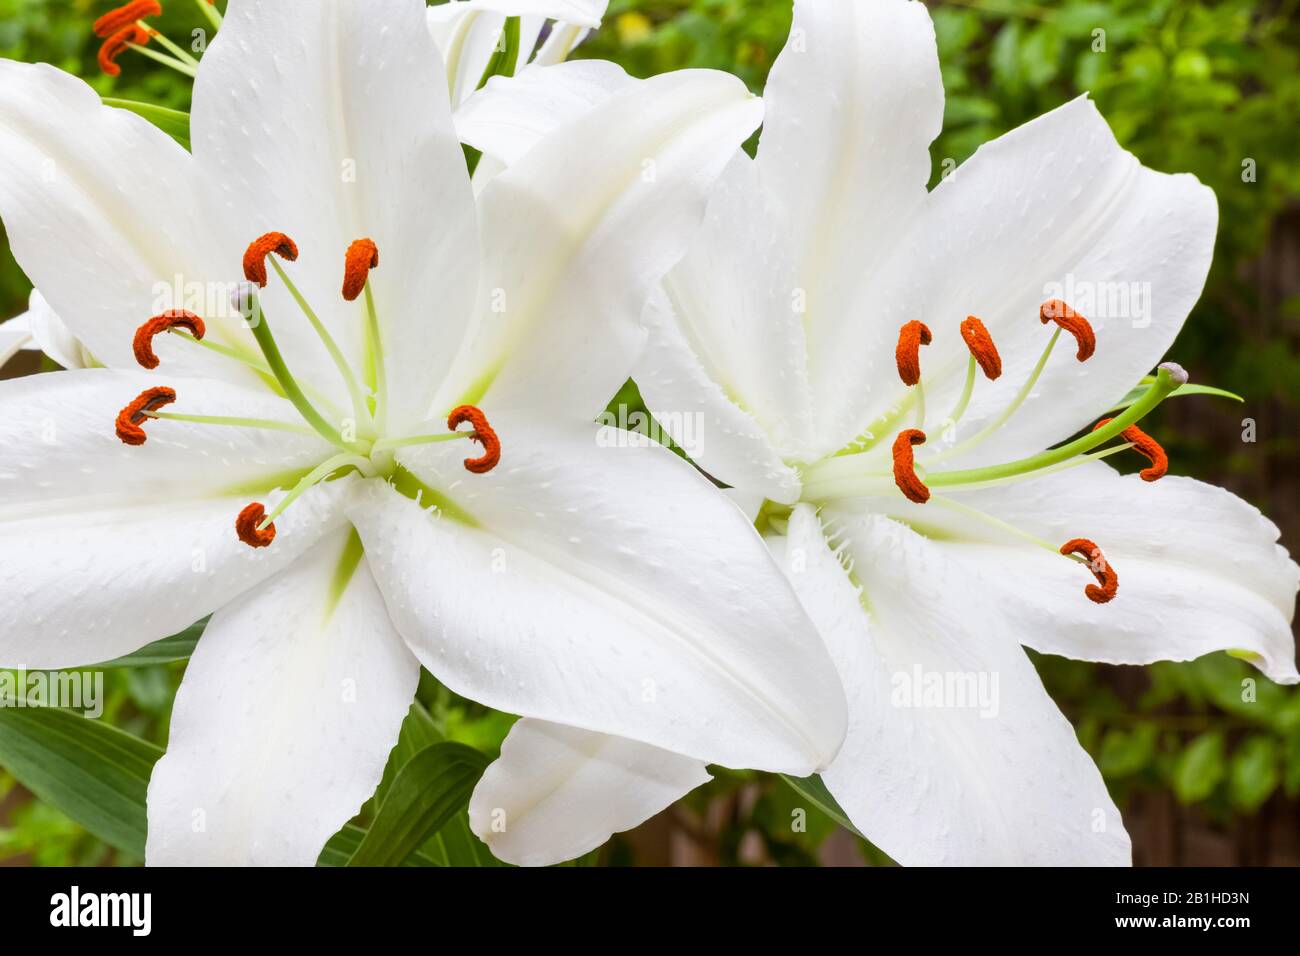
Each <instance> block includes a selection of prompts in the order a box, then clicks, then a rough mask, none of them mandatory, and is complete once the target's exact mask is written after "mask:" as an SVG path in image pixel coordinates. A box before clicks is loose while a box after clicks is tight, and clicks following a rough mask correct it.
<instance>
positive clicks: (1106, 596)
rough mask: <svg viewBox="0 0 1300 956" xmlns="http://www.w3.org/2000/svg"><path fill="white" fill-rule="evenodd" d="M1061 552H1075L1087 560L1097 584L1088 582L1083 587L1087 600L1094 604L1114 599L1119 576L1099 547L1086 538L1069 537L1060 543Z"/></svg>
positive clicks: (1067, 553)
mask: <svg viewBox="0 0 1300 956" xmlns="http://www.w3.org/2000/svg"><path fill="white" fill-rule="evenodd" d="M1061 554H1065V555H1070V554H1077V555H1078V556H1079V557H1081V558H1083V559H1084V561H1086V562H1087V564H1088V570H1090V571H1091V572H1092V573H1093V576H1094V577H1096V579H1097V584H1089V585H1088V586H1087V587H1086V588H1084V589H1083V593H1084V594H1086V595H1087V596H1088V600H1089V601H1092V602H1093V603H1095V604H1106V603H1107V602H1109V601H1111V600H1113V599H1114V597H1115V593H1116V592H1117V591H1118V590H1119V576H1118V575H1117V574H1116V573H1115V569H1114V568H1112V567H1111V566H1110V563H1109V562H1108V561H1107V560H1106V558H1105V556H1104V555H1102V553H1101V548H1099V547H1097V545H1096V544H1094V543H1093V542H1092V541H1089V540H1088V539H1087V538H1071V539H1070V540H1069V541H1067V542H1065V544H1063V545H1061ZM1098 585H1100V587H1098Z"/></svg>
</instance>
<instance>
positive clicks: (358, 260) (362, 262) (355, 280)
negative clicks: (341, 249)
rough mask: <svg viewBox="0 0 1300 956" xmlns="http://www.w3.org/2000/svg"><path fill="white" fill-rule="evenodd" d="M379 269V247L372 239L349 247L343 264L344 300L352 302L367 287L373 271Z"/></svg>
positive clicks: (359, 240) (357, 242)
mask: <svg viewBox="0 0 1300 956" xmlns="http://www.w3.org/2000/svg"><path fill="white" fill-rule="evenodd" d="M377 268H379V247H378V246H376V245H375V244H374V242H373V241H371V240H370V239H358V240H357V241H356V242H354V243H352V245H350V246H348V251H347V255H346V256H345V257H344V263H343V298H345V299H347V300H348V301H349V302H352V301H354V300H355V299H356V297H357V296H359V295H360V294H361V292H362V290H363V289H365V287H366V279H367V278H368V277H369V275H370V270H371V269H377Z"/></svg>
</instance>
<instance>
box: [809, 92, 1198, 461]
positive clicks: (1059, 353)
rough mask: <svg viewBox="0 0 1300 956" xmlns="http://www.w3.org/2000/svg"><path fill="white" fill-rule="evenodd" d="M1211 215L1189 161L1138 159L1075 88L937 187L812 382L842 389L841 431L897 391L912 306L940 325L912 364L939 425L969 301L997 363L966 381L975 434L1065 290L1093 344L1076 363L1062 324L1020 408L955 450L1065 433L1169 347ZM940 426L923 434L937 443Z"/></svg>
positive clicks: (1013, 388) (1023, 451) (960, 355)
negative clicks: (971, 384) (867, 358)
mask: <svg viewBox="0 0 1300 956" xmlns="http://www.w3.org/2000/svg"><path fill="white" fill-rule="evenodd" d="M1216 223H1217V209H1216V204H1215V199H1214V193H1213V192H1212V191H1211V190H1209V189H1208V188H1207V187H1205V186H1203V185H1201V183H1200V182H1198V181H1197V179H1196V177H1194V176H1190V175H1187V174H1180V175H1176V176H1171V175H1166V174H1164V173H1157V172H1154V171H1152V170H1150V169H1146V168H1145V167H1143V166H1142V165H1141V164H1140V163H1139V162H1138V160H1137V158H1136V157H1134V156H1133V155H1132V154H1131V153H1128V152H1126V151H1124V150H1123V149H1121V148H1120V146H1119V144H1118V143H1117V142H1116V141H1115V137H1114V134H1112V133H1111V131H1110V128H1109V127H1108V126H1107V125H1106V122H1105V120H1104V119H1102V117H1101V115H1100V114H1099V113H1098V112H1097V108H1096V107H1095V106H1094V105H1093V104H1092V102H1091V101H1089V100H1087V99H1086V98H1083V97H1080V98H1078V99H1076V100H1073V101H1072V102H1070V103H1067V104H1066V105H1064V106H1062V107H1060V108H1059V109H1056V110H1053V111H1052V112H1051V113H1048V114H1046V115H1045V116H1041V117H1039V118H1038V119H1036V120H1033V121H1032V122H1030V123H1026V124H1025V125H1024V126H1022V127H1020V128H1019V129H1017V130H1013V131H1012V132H1010V133H1008V134H1006V135H1005V136H1003V137H1001V138H999V139H997V140H994V141H993V142H991V143H987V144H985V145H984V146H982V147H981V148H980V149H979V150H978V151H977V152H976V154H975V155H974V156H973V157H972V158H971V159H970V160H968V161H967V162H966V163H965V164H963V165H962V166H961V167H959V168H958V169H957V171H956V172H954V173H953V174H952V175H950V176H949V177H948V178H947V179H945V180H944V181H943V182H942V183H941V184H940V185H939V186H938V187H937V188H936V189H935V191H934V192H933V193H932V194H931V196H930V199H929V201H928V202H927V204H926V208H925V212H924V215H922V216H919V217H917V220H916V223H915V226H914V228H913V229H912V230H911V231H910V232H909V233H908V234H907V235H906V236H904V237H903V238H902V239H900V240H899V242H898V247H897V250H896V252H895V254H894V258H893V259H892V260H891V262H890V263H888V264H887V265H886V267H884V269H883V270H882V275H884V276H885V279H884V281H883V282H882V283H878V284H875V285H874V286H873V287H872V288H871V289H870V290H868V296H867V298H865V299H864V300H862V301H861V302H859V303H857V305H856V306H855V308H856V310H857V312H858V313H860V314H869V315H870V316H871V317H872V318H871V321H869V322H859V323H856V324H853V325H851V326H848V327H846V329H845V331H844V334H843V335H842V336H841V338H840V340H839V341H838V342H837V343H836V346H837V348H838V349H839V355H840V357H841V358H840V359H839V360H838V362H839V364H838V371H837V372H836V373H835V374H833V375H830V376H829V377H828V378H827V379H826V380H825V381H821V382H819V386H821V387H822V388H823V389H824V391H825V397H826V399H827V401H828V402H830V401H831V400H832V398H833V397H834V396H833V395H832V393H834V395H837V396H839V401H838V402H837V403H836V404H831V405H828V406H827V407H828V408H831V409H835V412H834V414H835V416H836V417H838V418H839V425H838V426H833V427H838V428H839V435H840V436H841V437H843V436H844V435H846V434H848V433H852V432H854V431H855V429H860V428H861V427H862V426H863V425H864V424H865V423H866V422H868V421H870V420H871V419H872V418H874V417H875V416H876V415H877V414H879V413H880V412H881V411H883V410H884V409H885V408H886V407H887V406H888V405H890V404H891V403H892V402H893V401H895V400H897V398H898V397H899V396H900V395H901V393H902V385H901V383H900V382H898V377H897V373H896V372H895V371H894V368H893V361H892V359H893V348H894V344H895V342H896V341H897V337H898V330H899V327H900V326H901V325H902V324H903V323H904V322H905V321H908V320H910V319H913V318H919V319H922V320H923V321H925V322H927V323H928V324H930V327H931V331H932V332H933V333H934V336H935V339H934V343H933V344H932V345H931V346H929V347H928V348H926V349H925V350H923V352H922V357H921V368H922V371H923V374H924V376H925V384H926V389H927V395H926V399H927V404H928V407H929V408H930V409H931V410H932V411H933V413H934V418H933V419H931V421H930V426H931V429H930V430H931V431H935V432H936V433H937V432H938V429H939V421H938V419H939V416H942V415H943V414H944V413H945V412H946V411H947V410H948V409H949V408H950V407H951V406H952V405H953V403H954V401H955V399H956V396H957V393H958V392H959V391H960V389H961V387H962V384H963V379H964V376H965V372H966V365H967V362H968V358H969V353H968V352H967V349H966V346H965V344H964V343H963V341H962V339H961V336H960V335H959V334H958V326H959V324H960V322H961V321H962V319H964V318H965V317H966V316H967V315H976V316H978V317H980V318H981V319H982V320H983V321H984V323H985V325H986V326H987V327H988V330H989V332H990V333H991V335H992V337H993V340H994V342H995V343H996V345H997V348H998V352H999V353H1000V355H1001V357H1002V366H1003V372H1002V377H1001V378H999V379H998V380H997V381H996V382H988V381H986V380H984V379H983V377H982V376H981V378H980V380H979V381H978V382H977V383H976V387H975V391H974V398H973V399H972V401H971V404H970V408H969V410H968V411H967V412H966V415H965V417H964V418H963V419H962V422H961V424H960V428H959V429H957V430H956V432H955V435H954V437H955V439H956V440H957V441H961V440H963V439H964V438H967V437H970V436H971V435H973V434H975V433H976V432H977V431H978V429H979V428H980V427H981V426H982V425H983V424H985V423H987V422H988V421H990V420H992V419H994V418H995V417H996V416H997V415H998V414H999V413H1001V411H1002V410H1003V409H1004V408H1006V407H1007V405H1008V404H1009V403H1010V401H1011V399H1012V396H1013V395H1014V394H1015V393H1016V392H1018V391H1019V390H1020V388H1021V387H1022V385H1023V384H1024V382H1025V381H1026V380H1027V378H1028V377H1029V373H1030V369H1031V368H1032V367H1033V365H1034V364H1035V363H1036V362H1037V361H1038V359H1039V356H1040V355H1041V353H1042V351H1043V348H1044V346H1045V345H1046V344H1047V342H1048V339H1049V337H1050V334H1051V333H1050V331H1049V330H1048V329H1047V328H1045V327H1044V326H1043V325H1042V323H1041V322H1040V321H1039V317H1038V313H1039V307H1040V306H1041V304H1042V303H1043V302H1044V301H1045V300H1047V299H1052V298H1060V299H1066V300H1067V301H1069V302H1070V304H1072V305H1073V306H1074V307H1076V308H1077V309H1078V311H1079V312H1081V313H1082V314H1084V315H1085V316H1086V317H1087V318H1088V319H1089V320H1090V321H1091V323H1092V325H1093V327H1094V329H1095V330H1096V333H1097V351H1096V354H1095V355H1094V356H1093V357H1092V358H1091V359H1089V360H1088V361H1087V362H1086V363H1084V364H1080V363H1079V362H1078V360H1077V359H1076V357H1075V348H1074V343H1073V341H1072V340H1071V339H1070V337H1069V336H1068V335H1064V336H1063V338H1062V341H1061V342H1060V344H1059V345H1058V347H1057V348H1056V350H1055V351H1054V352H1053V354H1052V357H1051V360H1050V361H1049V362H1048V364H1047V366H1046V369H1045V370H1044V372H1043V374H1042V377H1041V378H1040V379H1039V381H1038V384H1037V386H1036V387H1035V390H1034V394H1033V395H1032V396H1031V397H1030V398H1029V399H1028V401H1026V402H1025V404H1024V406H1023V407H1022V408H1021V409H1020V411H1018V412H1017V413H1016V414H1015V416H1014V418H1012V419H1011V420H1010V422H1009V423H1008V424H1007V426H1006V427H1004V428H1002V429H1001V430H1000V431H999V432H998V433H997V434H995V435H994V436H993V437H992V438H990V439H989V440H988V441H986V442H985V443H983V444H982V445H980V446H979V447H978V449H977V450H976V451H974V452H972V453H971V454H970V455H964V456H962V458H961V459H960V460H961V462H962V465H963V466H965V465H967V464H970V465H977V464H980V463H984V462H994V461H1006V460H1009V459H1013V458H1017V457H1020V456H1022V455H1029V454H1034V453H1036V452H1038V451H1041V450H1042V449H1043V448H1047V447H1049V446H1051V445H1053V444H1055V443H1056V442H1058V441H1061V440H1063V439H1065V438H1066V437H1068V436H1069V435H1071V434H1073V433H1074V432H1076V431H1078V430H1079V429H1081V428H1083V427H1086V426H1087V425H1089V424H1090V423H1091V422H1093V421H1095V420H1096V419H1097V417H1099V415H1100V414H1101V413H1102V412H1104V411H1105V410H1106V409H1107V408H1109V407H1110V406H1111V405H1112V404H1113V403H1114V402H1115V401H1117V400H1119V399H1120V398H1122V397H1123V396H1124V395H1125V394H1126V393H1127V391H1128V390H1129V389H1130V388H1132V387H1133V386H1134V385H1135V384H1136V383H1137V381H1138V380H1139V379H1140V378H1141V377H1142V376H1143V375H1144V374H1146V373H1147V372H1148V371H1150V369H1151V368H1152V367H1153V366H1155V365H1156V364H1157V363H1158V362H1159V361H1160V360H1161V358H1162V357H1163V356H1164V354H1165V352H1166V351H1167V350H1168V348H1169V346H1170V344H1171V343H1172V342H1173V340H1174V337H1175V336H1176V335H1177V334H1178V330H1179V329H1180V328H1181V327H1182V324H1183V322H1184V320H1185V319H1186V317H1187V313H1188V312H1189V311H1190V309H1191V307H1192V305H1193V304H1194V303H1195V302H1196V299H1197V297H1198V296H1199V295H1200V292H1201V287H1202V285H1203V284H1204V281H1205V275H1206V272H1207V271H1208V269H1209V265H1210V258H1211V255H1212V252H1213V249H1214V233H1215V227H1216ZM1112 294H1114V295H1115V298H1114V300H1113V301H1109V300H1111V298H1112ZM1125 303H1127V306H1125ZM1126 308H1127V310H1129V311H1131V312H1133V314H1132V315H1129V314H1124V312H1125V309H1126ZM1143 309H1145V310H1147V311H1146V314H1139V312H1140V310H1143ZM850 311H853V310H850ZM1112 312H1113V313H1116V314H1106V313H1112ZM864 355H874V356H877V357H878V358H877V360H876V364H875V365H873V366H871V367H870V368H866V369H864V367H863V362H862V361H861V360H860V358H858V357H860V356H864ZM828 367H829V366H828ZM846 383H847V384H846ZM882 384H883V385H884V387H881V386H882ZM837 385H838V386H844V387H842V388H837ZM846 414H847V418H844V417H841V416H844V415H846ZM935 439H936V441H935V443H934V444H933V445H932V446H931V447H932V448H937V447H940V446H941V440H940V436H939V435H938V434H936V435H935ZM922 457H924V456H922ZM953 460H954V461H956V460H957V459H953Z"/></svg>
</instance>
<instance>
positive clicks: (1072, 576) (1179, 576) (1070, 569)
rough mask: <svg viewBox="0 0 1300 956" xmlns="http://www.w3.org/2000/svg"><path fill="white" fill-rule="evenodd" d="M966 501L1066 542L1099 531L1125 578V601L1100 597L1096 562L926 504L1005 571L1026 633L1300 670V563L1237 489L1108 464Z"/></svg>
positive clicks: (979, 555)
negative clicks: (1090, 595)
mask: <svg viewBox="0 0 1300 956" xmlns="http://www.w3.org/2000/svg"><path fill="white" fill-rule="evenodd" d="M954 497H958V496H954ZM959 500H960V501H961V502H963V503H965V504H967V505H969V506H971V507H974V508H978V509H980V510H981V511H984V512H986V513H988V514H991V515H993V516H995V517H996V518H998V519H1000V520H1002V521H1005V522H1007V523H1009V524H1010V525H1012V526H1014V527H1016V528H1019V529H1020V530H1021V531H1024V532H1027V533H1029V534H1032V535H1036V536H1038V537H1039V538H1043V539H1045V540H1047V541H1048V542H1051V543H1052V544H1055V545H1061V544H1064V543H1065V542H1066V541H1069V540H1070V539H1072V538H1078V537H1082V538H1087V539H1089V540H1091V541H1093V542H1095V543H1096V544H1097V546H1098V547H1099V548H1100V549H1101V551H1102V554H1103V555H1104V556H1105V557H1106V560H1107V562H1108V563H1110V565H1111V566H1112V567H1113V568H1114V569H1115V571H1116V573H1117V575H1118V577H1119V592H1118V594H1117V596H1116V597H1115V599H1114V600H1113V601H1111V602H1110V603H1108V604H1105V605H1098V604H1094V603H1093V602H1092V601H1089V600H1088V599H1087V598H1086V597H1085V596H1084V594H1083V588H1084V586H1085V585H1086V584H1090V583H1092V577H1091V575H1090V574H1089V573H1088V571H1087V569H1086V568H1082V567H1080V566H1079V565H1077V564H1075V563H1074V562H1071V561H1068V560H1066V559H1064V558H1060V557H1057V556H1055V555H1052V554H1050V553H1048V552H1046V551H1044V550H1042V549H1040V548H1036V547H1034V546H1033V545H1031V544H1027V543H1026V542H1025V541H1023V540H1021V539H1018V538H1016V537H1013V536H1010V535H1007V534H1005V533H1000V532H999V531H998V529H996V528H990V527H989V525H988V524H987V522H980V521H971V520H970V519H964V518H963V516H962V515H959V514H935V515H929V514H927V517H928V518H929V519H930V521H931V522H932V523H933V522H935V521H937V522H938V523H939V526H940V527H943V528H945V529H946V531H947V534H945V542H944V545H943V546H944V547H945V548H950V549H951V550H952V551H953V553H954V554H958V555H960V556H961V558H962V559H963V560H966V561H970V562H973V563H976V564H978V565H979V566H980V567H983V568H987V569H989V570H990V571H991V572H993V574H992V577H993V578H994V582H995V586H996V588H997V590H998V592H999V594H1000V595H1001V596H1002V599H1003V601H1004V602H1005V603H1006V605H1007V607H1008V610H1009V611H1010V614H1011V617H1012V618H1013V621H1014V624H1015V633H1016V634H1017V635H1018V636H1019V637H1020V640H1021V643H1023V644H1027V645H1028V646H1030V647H1032V648H1034V649H1035V650H1039V651H1045V652H1047V653H1051V654H1063V655H1065V656H1067V657H1074V658H1078V659H1081V660H1091V661H1105V662H1107V663H1111V664H1148V663H1150V662H1152V661H1159V660H1174V661H1185V660H1191V659H1192V658H1195V657H1200V656H1201V655H1203V654H1208V653H1210V652H1212V651H1218V650H1238V651H1247V652H1249V653H1250V654H1251V655H1252V657H1251V659H1252V660H1253V661H1254V662H1255V663H1256V664H1257V665H1258V666H1259V668H1260V670H1262V671H1263V672H1264V673H1265V674H1267V675H1268V676H1269V677H1270V678H1272V679H1273V680H1275V681H1278V682H1279V683H1284V684H1293V683H1297V682H1300V674H1297V673H1296V664H1295V660H1296V646H1295V637H1294V635H1293V634H1292V632H1291V621H1292V620H1293V619H1294V616H1295V602H1296V591H1297V588H1300V568H1297V566H1296V563H1295V562H1294V561H1292V560H1291V557H1290V556H1289V555H1288V554H1287V552H1286V549H1285V548H1283V547H1282V546H1281V545H1279V544H1278V543H1277V539H1278V529H1277V527H1276V525H1274V524H1273V523H1272V522H1271V521H1269V520H1268V519H1267V518H1266V517H1264V516H1263V515H1262V514H1260V512H1259V510H1258V509H1257V508H1254V507H1252V506H1251V505H1249V504H1247V503H1246V502H1244V501H1242V500H1241V499H1240V498H1238V497H1236V496H1235V495H1233V494H1231V493H1230V492H1227V491H1224V490H1223V489H1222V488H1216V487H1214V486H1213V485H1207V484H1203V483H1201V482H1199V481H1194V480H1193V479H1191V478H1181V477H1175V476H1167V477H1165V478H1162V479H1160V480H1159V481H1156V482H1145V481H1142V480H1141V478H1139V477H1138V476H1137V475H1126V476H1120V475H1119V474H1117V473H1116V472H1115V471H1113V470H1112V469H1111V468H1110V467H1109V466H1107V465H1105V464H1104V463H1101V462H1096V463H1094V464H1091V465H1087V466H1081V467H1079V468H1073V469H1070V470H1069V471H1066V472H1063V473H1060V474H1057V475H1052V476H1049V477H1047V478H1044V479H1041V480H1037V481H1026V482H1021V483H1018V484H1015V485H1009V486H1006V487H1003V488H994V489H986V490H983V491H974V492H970V493H968V494H964V495H961V496H960V497H959ZM925 507H927V508H928V507H929V505H926V506H925Z"/></svg>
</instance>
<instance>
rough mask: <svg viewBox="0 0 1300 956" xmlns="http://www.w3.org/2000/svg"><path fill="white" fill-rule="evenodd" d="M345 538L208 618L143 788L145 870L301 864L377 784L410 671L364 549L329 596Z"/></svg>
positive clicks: (410, 687)
mask: <svg viewBox="0 0 1300 956" xmlns="http://www.w3.org/2000/svg"><path fill="white" fill-rule="evenodd" d="M350 535H351V531H350V529H348V530H343V529H341V530H339V531H337V532H336V533H334V534H332V535H330V537H329V538H328V539H327V540H324V541H322V542H320V543H319V544H318V545H316V547H315V548H313V549H312V551H311V553H310V554H308V555H306V556H304V557H303V558H302V560H300V561H298V562H297V563H295V564H294V565H293V566H292V567H290V568H288V569H287V570H285V571H284V572H282V573H281V574H279V575H277V576H276V577H274V578H273V579H271V580H269V581H267V582H266V583H265V584H263V585H262V586H261V587H259V588H258V589H257V590H256V591H254V592H252V593H250V594H249V595H248V596H247V597H245V598H243V599H241V600H239V601H237V602H235V603H233V604H231V605H230V606H229V607H227V608H225V609H223V610H221V611H219V612H218V613H217V614H216V615H215V616H214V617H213V618H212V621H211V623H210V624H209V625H208V627H207V630H206V631H205V632H204V634H203V637H202V638H201V639H200V640H199V644H198V647H197V648H196V649H195V652H194V656H193V657H192V658H191V659H190V662H189V666H188V667H187V669H186V671H185V679H184V680H183V681H182V683H181V688H180V691H179V692H178V693H177V695H176V704H175V708H174V710H173V712H172V722H171V734H170V739H169V742H168V746H167V753H166V755H164V756H163V758H162V759H161V760H159V761H158V763H157V765H156V766H155V767H154V772H153V778H152V779H151V780H150V782H149V841H148V846H147V849H146V861H147V862H148V863H149V865H151V866H177V865H184V866H248V865H257V866H311V865H313V864H314V863H315V862H316V858H317V857H318V856H319V855H320V851H321V849H322V847H324V845H325V842H326V841H327V840H328V839H329V838H330V837H331V836H332V835H333V834H334V833H335V832H336V831H337V830H338V829H339V828H340V827H341V826H342V825H343V824H344V823H346V822H347V821H348V820H350V819H351V818H352V817H353V816H354V815H355V814H356V812H357V811H358V810H359V809H360V808H361V805H362V804H363V803H364V802H365V801H366V800H367V799H368V798H369V797H370V795H371V794H372V793H373V792H374V790H375V787H376V786H377V785H378V784H379V780H380V777H382V776H383V771H384V764H385V763H386V762H387V759H388V753H389V751H390V750H392V748H393V744H394V743H396V741H397V735H398V731H399V730H400V728H401V726H402V720H403V718H404V717H405V716H406V713H407V711H408V710H409V709H410V706H411V699H412V697H413V696H414V695H415V687H416V684H417V683H418V682H419V673H420V667H419V664H418V663H417V662H416V660H415V658H414V657H412V656H411V653H410V651H408V650H407V649H406V646H405V645H404V644H403V642H402V639H401V637H400V636H399V635H398V634H397V632H396V631H395V630H394V629H393V626H392V624H391V623H390V622H389V620H388V615H387V614H385V612H384V606H383V601H382V599H381V598H380V596H379V591H378V589H377V588H376V587H375V582H374V580H373V578H371V576H370V572H369V570H368V569H367V567H366V563H365V559H364V557H362V558H361V559H360V562H361V563H360V564H359V565H355V566H354V567H355V570H354V572H353V574H352V576H351V578H350V579H349V581H348V583H347V585H346V586H345V587H344V588H343V590H342V593H339V592H338V588H339V584H338V581H337V580H336V574H337V572H338V569H339V567H340V565H341V562H344V561H346V558H345V557H344V546H345V542H347V541H348V540H349V537H350ZM276 545H277V546H278V545H279V541H278V540H277V541H276ZM232 675H236V677H235V679H234V680H232V679H231V676H232Z"/></svg>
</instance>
